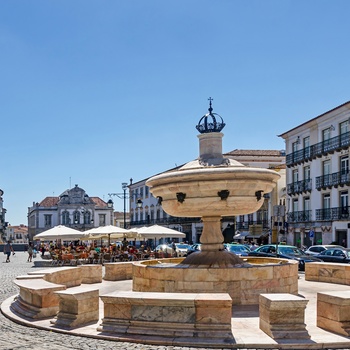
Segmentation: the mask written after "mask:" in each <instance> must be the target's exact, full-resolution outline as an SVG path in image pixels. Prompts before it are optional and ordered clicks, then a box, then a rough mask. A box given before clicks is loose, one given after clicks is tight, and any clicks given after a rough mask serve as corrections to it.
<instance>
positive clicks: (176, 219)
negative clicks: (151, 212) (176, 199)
mask: <svg viewBox="0 0 350 350" xmlns="http://www.w3.org/2000/svg"><path fill="white" fill-rule="evenodd" d="M200 221H201V218H179V217H175V216H170V217H168V218H162V219H148V220H138V221H130V226H132V227H133V226H145V225H156V224H157V225H171V224H180V225H181V224H188V223H192V222H200Z"/></svg>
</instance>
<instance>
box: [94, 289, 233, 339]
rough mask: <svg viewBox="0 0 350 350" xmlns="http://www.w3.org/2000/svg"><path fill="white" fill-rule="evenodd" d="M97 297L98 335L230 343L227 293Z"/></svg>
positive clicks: (230, 312) (132, 294)
mask: <svg viewBox="0 0 350 350" xmlns="http://www.w3.org/2000/svg"><path fill="white" fill-rule="evenodd" d="M100 298H101V299H102V301H103V303H104V318H103V319H102V323H101V325H100V327H99V328H98V330H99V331H100V332H101V334H104V335H108V334H110V335H113V336H118V337H123V336H124V337H125V336H126V335H127V336H128V337H132V336H136V337H139V338H140V337H141V338H149V337H153V339H154V337H162V338H171V339H174V338H184V337H185V338H189V339H190V338H195V339H197V340H196V341H197V342H198V341H199V342H202V344H209V343H210V342H212V341H213V339H215V341H218V338H219V339H220V341H222V342H223V343H226V344H228V343H230V342H232V338H233V336H232V331H231V317H232V299H231V297H230V296H229V294H227V293H217V294H209V293H203V294H201V293H157V292H154V293H152V292H113V293H109V294H105V295H101V296H100ZM196 344H198V343H196Z"/></svg>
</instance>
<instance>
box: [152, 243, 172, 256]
mask: <svg viewBox="0 0 350 350" xmlns="http://www.w3.org/2000/svg"><path fill="white" fill-rule="evenodd" d="M155 252H156V253H166V254H168V256H169V257H171V256H172V254H173V248H171V247H170V246H169V245H168V244H159V245H157V246H156V249H155Z"/></svg>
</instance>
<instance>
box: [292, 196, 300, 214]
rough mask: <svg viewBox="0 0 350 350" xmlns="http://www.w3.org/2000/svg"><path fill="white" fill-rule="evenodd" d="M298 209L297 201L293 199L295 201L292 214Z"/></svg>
mask: <svg viewBox="0 0 350 350" xmlns="http://www.w3.org/2000/svg"><path fill="white" fill-rule="evenodd" d="M298 209H299V205H298V200H297V199H295V200H294V201H293V212H297V211H298Z"/></svg>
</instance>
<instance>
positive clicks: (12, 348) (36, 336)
mask: <svg viewBox="0 0 350 350" xmlns="http://www.w3.org/2000/svg"><path fill="white" fill-rule="evenodd" d="M1 255H2V254H1ZM2 257H3V259H2V261H0V269H1V270H0V271H1V273H0V277H1V289H0V303H2V302H3V301H4V300H5V299H7V298H9V297H11V296H13V295H16V294H17V293H18V288H17V286H16V285H15V284H14V283H13V280H14V279H15V278H16V276H19V275H24V274H27V272H28V271H30V270H31V269H33V268H34V264H33V263H27V253H25V252H16V254H15V256H11V262H10V263H5V255H2ZM36 259H41V258H40V257H37V258H36ZM40 269H42V268H40ZM67 348H68V349H72V350H85V349H94V350H201V349H202V350H203V349H210V348H192V347H191V348H190V347H179V346H156V345H143V344H134V343H128V342H116V341H107V340H101V339H94V338H88V337H79V336H74V335H66V334H60V333H55V332H50V331H44V330H39V329H36V328H29V327H24V326H21V325H19V324H17V323H14V322H12V321H11V320H9V319H7V318H6V317H5V316H4V315H3V314H0V350H24V349H26V350H46V349H48V350H66V349H67ZM313 349H315V348H313ZM219 350H220V349H219ZM221 350H226V349H221ZM239 350H244V349H239ZM265 350H275V349H266V348H265ZM299 350H303V349H299Z"/></svg>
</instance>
